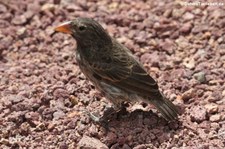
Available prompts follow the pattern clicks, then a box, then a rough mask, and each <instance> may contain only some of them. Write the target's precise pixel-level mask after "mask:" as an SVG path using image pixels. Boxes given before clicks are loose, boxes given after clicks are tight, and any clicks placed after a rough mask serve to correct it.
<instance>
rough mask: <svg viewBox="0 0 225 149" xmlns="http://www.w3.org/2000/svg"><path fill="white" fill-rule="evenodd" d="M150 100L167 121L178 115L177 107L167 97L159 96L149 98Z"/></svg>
mask: <svg viewBox="0 0 225 149" xmlns="http://www.w3.org/2000/svg"><path fill="white" fill-rule="evenodd" d="M150 102H151V103H152V104H153V105H154V106H155V107H156V108H157V109H158V110H159V112H160V113H161V114H162V116H163V117H164V118H165V119H166V120H167V121H173V120H175V119H176V118H177V117H178V110H177V107H176V106H175V105H174V104H173V103H172V102H171V101H170V100H168V99H166V98H165V97H163V96H161V97H160V98H154V99H150Z"/></svg>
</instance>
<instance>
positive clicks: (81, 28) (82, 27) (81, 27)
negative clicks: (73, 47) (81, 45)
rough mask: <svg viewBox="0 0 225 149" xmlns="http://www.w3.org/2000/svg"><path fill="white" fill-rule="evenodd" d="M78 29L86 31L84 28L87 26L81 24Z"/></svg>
mask: <svg viewBox="0 0 225 149" xmlns="http://www.w3.org/2000/svg"><path fill="white" fill-rule="evenodd" d="M78 29H79V30H80V31H84V30H85V29H86V26H83V25H82V26H79V27H78Z"/></svg>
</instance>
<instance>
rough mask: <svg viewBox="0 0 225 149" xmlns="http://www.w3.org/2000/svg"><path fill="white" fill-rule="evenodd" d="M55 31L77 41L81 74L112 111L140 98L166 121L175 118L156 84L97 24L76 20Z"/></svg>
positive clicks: (171, 105) (172, 108) (128, 52)
mask: <svg viewBox="0 0 225 149" xmlns="http://www.w3.org/2000/svg"><path fill="white" fill-rule="evenodd" d="M55 30H56V31H59V32H63V33H67V34H70V35H72V36H73V38H74V39H75V40H76V41H77V50H76V60H77V62H78V64H79V66H80V69H81V71H82V72H83V73H84V75H85V76H86V77H87V78H88V79H89V80H90V81H91V82H92V83H93V84H94V85H95V87H96V88H97V89H98V90H99V91H100V92H101V93H103V95H105V96H106V97H107V98H108V99H109V100H110V101H111V102H112V103H113V104H114V106H115V107H114V108H116V109H120V107H121V104H122V102H124V101H128V102H135V101H138V99H141V100H142V101H144V102H146V103H151V104H153V105H154V106H155V107H156V108H157V109H158V110H159V111H160V112H161V114H162V116H163V117H164V118H165V119H166V120H168V121H172V120H174V119H176V118H177V116H178V112H177V109H176V107H175V105H174V104H173V103H172V102H171V101H169V100H168V99H166V98H165V97H164V96H163V95H162V94H161V93H160V91H159V89H158V85H157V83H156V81H155V80H154V79H153V78H152V77H151V76H150V75H149V74H148V73H147V72H146V71H145V69H144V68H143V66H142V65H141V64H140V63H139V62H138V61H137V60H136V59H135V58H134V57H133V56H132V54H131V52H130V51H129V50H128V49H127V48H126V47H125V46H123V45H121V44H120V43H119V42H117V41H116V40H115V39H114V38H112V37H110V36H109V34H108V33H107V32H106V31H105V30H104V29H103V27H102V26H101V25H100V24H99V23H98V22H96V21H94V20H93V19H90V18H77V19H75V20H72V21H69V22H66V23H63V24H62V25H60V26H58V27H56V28H55Z"/></svg>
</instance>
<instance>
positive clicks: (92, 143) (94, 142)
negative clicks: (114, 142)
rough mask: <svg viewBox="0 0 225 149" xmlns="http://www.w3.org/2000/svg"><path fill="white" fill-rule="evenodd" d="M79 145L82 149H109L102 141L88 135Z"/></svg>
mask: <svg viewBox="0 0 225 149" xmlns="http://www.w3.org/2000/svg"><path fill="white" fill-rule="evenodd" d="M77 145H78V147H80V148H95V149H109V148H108V147H107V146H106V145H105V144H103V143H102V142H101V141H100V140H98V139H96V138H93V137H89V136H86V135H84V136H83V137H82V138H81V140H80V141H79V142H78V144H77Z"/></svg>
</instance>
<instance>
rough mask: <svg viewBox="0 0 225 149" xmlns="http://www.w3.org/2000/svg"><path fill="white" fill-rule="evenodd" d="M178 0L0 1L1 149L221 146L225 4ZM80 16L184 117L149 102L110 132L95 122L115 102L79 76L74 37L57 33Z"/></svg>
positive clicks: (224, 144) (124, 115)
mask: <svg viewBox="0 0 225 149" xmlns="http://www.w3.org/2000/svg"><path fill="white" fill-rule="evenodd" d="M180 2H181V1H173V0H164V1H162V0H124V1H122V0H99V1H97V0H90V1H86V0H80V1H78V0H49V1H47V0H0V148H3V149H5V148H6V149H7V148H40V149H41V148H43V149H45V148H52V149H54V148H60V149H67V148H69V149H73V148H97V149H100V148H101V149H107V148H110V149H120V148H121V149H131V148H133V149H147V148H173V149H178V148H182V149H195V148H196V149H222V148H225V110H224V109H225V85H224V84H225V3H224V5H223V6H184V5H181V3H180ZM217 2H219V0H218V1H217ZM221 2H224V1H222V0H221ZM79 16H82V17H91V18H94V19H95V20H97V21H99V22H100V23H101V24H102V25H103V27H104V28H105V29H106V30H108V32H109V33H110V35H112V36H113V37H115V38H116V39H117V40H118V41H119V42H121V43H122V44H124V45H126V46H127V47H128V48H129V49H130V50H131V51H132V53H133V54H134V55H136V57H137V58H139V60H140V61H141V62H142V63H143V64H144V67H145V68H146V70H148V72H149V74H151V76H152V77H153V78H155V79H156V80H157V81H158V83H159V86H160V88H161V90H162V92H163V93H164V94H165V96H166V97H168V98H169V99H170V100H171V101H173V103H174V104H176V105H177V107H179V109H180V112H181V113H182V114H181V115H180V117H179V120H178V121H176V122H171V123H168V122H166V121H165V120H164V119H163V118H162V117H161V116H160V114H159V113H157V111H156V110H155V109H154V108H153V107H152V106H151V105H146V104H144V103H136V104H134V105H130V104H129V105H127V106H128V107H127V111H123V112H120V113H119V114H117V115H115V116H114V117H112V119H111V121H110V122H109V123H108V125H107V126H103V125H98V124H96V123H94V122H93V121H91V120H90V118H89V117H88V115H87V114H86V112H85V111H86V110H88V111H91V112H93V113H96V114H100V115H101V114H102V111H103V110H104V107H105V106H107V105H110V104H111V103H109V102H108V101H107V100H106V99H105V98H104V97H103V96H102V95H101V94H99V92H98V91H96V90H95V87H94V86H93V85H92V84H91V83H90V82H89V81H88V80H87V79H86V78H85V76H84V75H83V74H82V73H81V72H80V69H79V67H78V66H77V63H76V61H75V58H74V54H75V49H76V42H75V41H74V39H72V38H71V37H70V36H68V35H64V34H62V33H55V32H54V29H53V28H54V27H55V26H57V25H59V24H60V23H62V22H64V21H67V20H71V19H74V18H76V17H79Z"/></svg>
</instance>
